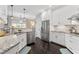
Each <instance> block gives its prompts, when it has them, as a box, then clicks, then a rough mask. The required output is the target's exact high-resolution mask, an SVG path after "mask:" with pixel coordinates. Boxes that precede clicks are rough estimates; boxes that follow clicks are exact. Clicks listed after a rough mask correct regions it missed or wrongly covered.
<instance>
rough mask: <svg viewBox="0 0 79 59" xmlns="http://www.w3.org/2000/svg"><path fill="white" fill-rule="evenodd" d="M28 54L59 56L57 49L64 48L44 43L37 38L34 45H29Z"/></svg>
mask: <svg viewBox="0 0 79 59" xmlns="http://www.w3.org/2000/svg"><path fill="white" fill-rule="evenodd" d="M31 48H32V49H31V51H30V52H29V54H61V53H60V51H59V49H60V48H64V47H62V46H59V45H57V44H54V43H50V42H49V43H48V42H44V41H42V40H41V39H39V38H37V39H36V41H35V44H34V45H31Z"/></svg>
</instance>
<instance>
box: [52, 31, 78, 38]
mask: <svg viewBox="0 0 79 59" xmlns="http://www.w3.org/2000/svg"><path fill="white" fill-rule="evenodd" d="M51 32H57V33H64V34H69V35H73V36H77V37H79V33H68V32H63V31H51Z"/></svg>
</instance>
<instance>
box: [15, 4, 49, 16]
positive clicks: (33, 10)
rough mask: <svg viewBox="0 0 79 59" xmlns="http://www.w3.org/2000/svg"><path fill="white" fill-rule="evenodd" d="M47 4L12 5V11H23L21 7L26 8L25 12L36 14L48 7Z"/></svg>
mask: <svg viewBox="0 0 79 59" xmlns="http://www.w3.org/2000/svg"><path fill="white" fill-rule="evenodd" d="M48 7H49V5H14V11H16V12H19V13H23V12H24V11H23V9H24V8H25V9H26V13H30V14H32V15H36V14H38V13H39V12H40V11H41V10H43V9H46V8H48Z"/></svg>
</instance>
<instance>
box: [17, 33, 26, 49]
mask: <svg viewBox="0 0 79 59" xmlns="http://www.w3.org/2000/svg"><path fill="white" fill-rule="evenodd" d="M18 41H19V42H20V44H19V50H21V49H22V48H23V47H24V46H26V45H27V34H26V33H23V34H20V35H18Z"/></svg>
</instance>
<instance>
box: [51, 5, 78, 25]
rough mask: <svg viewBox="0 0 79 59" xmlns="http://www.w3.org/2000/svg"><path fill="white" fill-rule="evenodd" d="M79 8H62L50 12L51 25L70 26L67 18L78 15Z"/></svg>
mask: <svg viewBox="0 0 79 59" xmlns="http://www.w3.org/2000/svg"><path fill="white" fill-rule="evenodd" d="M78 10H79V6H64V7H62V8H60V9H57V10H54V11H53V10H52V13H51V24H52V25H70V24H71V23H70V20H69V17H71V16H72V15H74V14H77V13H79V11H78Z"/></svg>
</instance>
